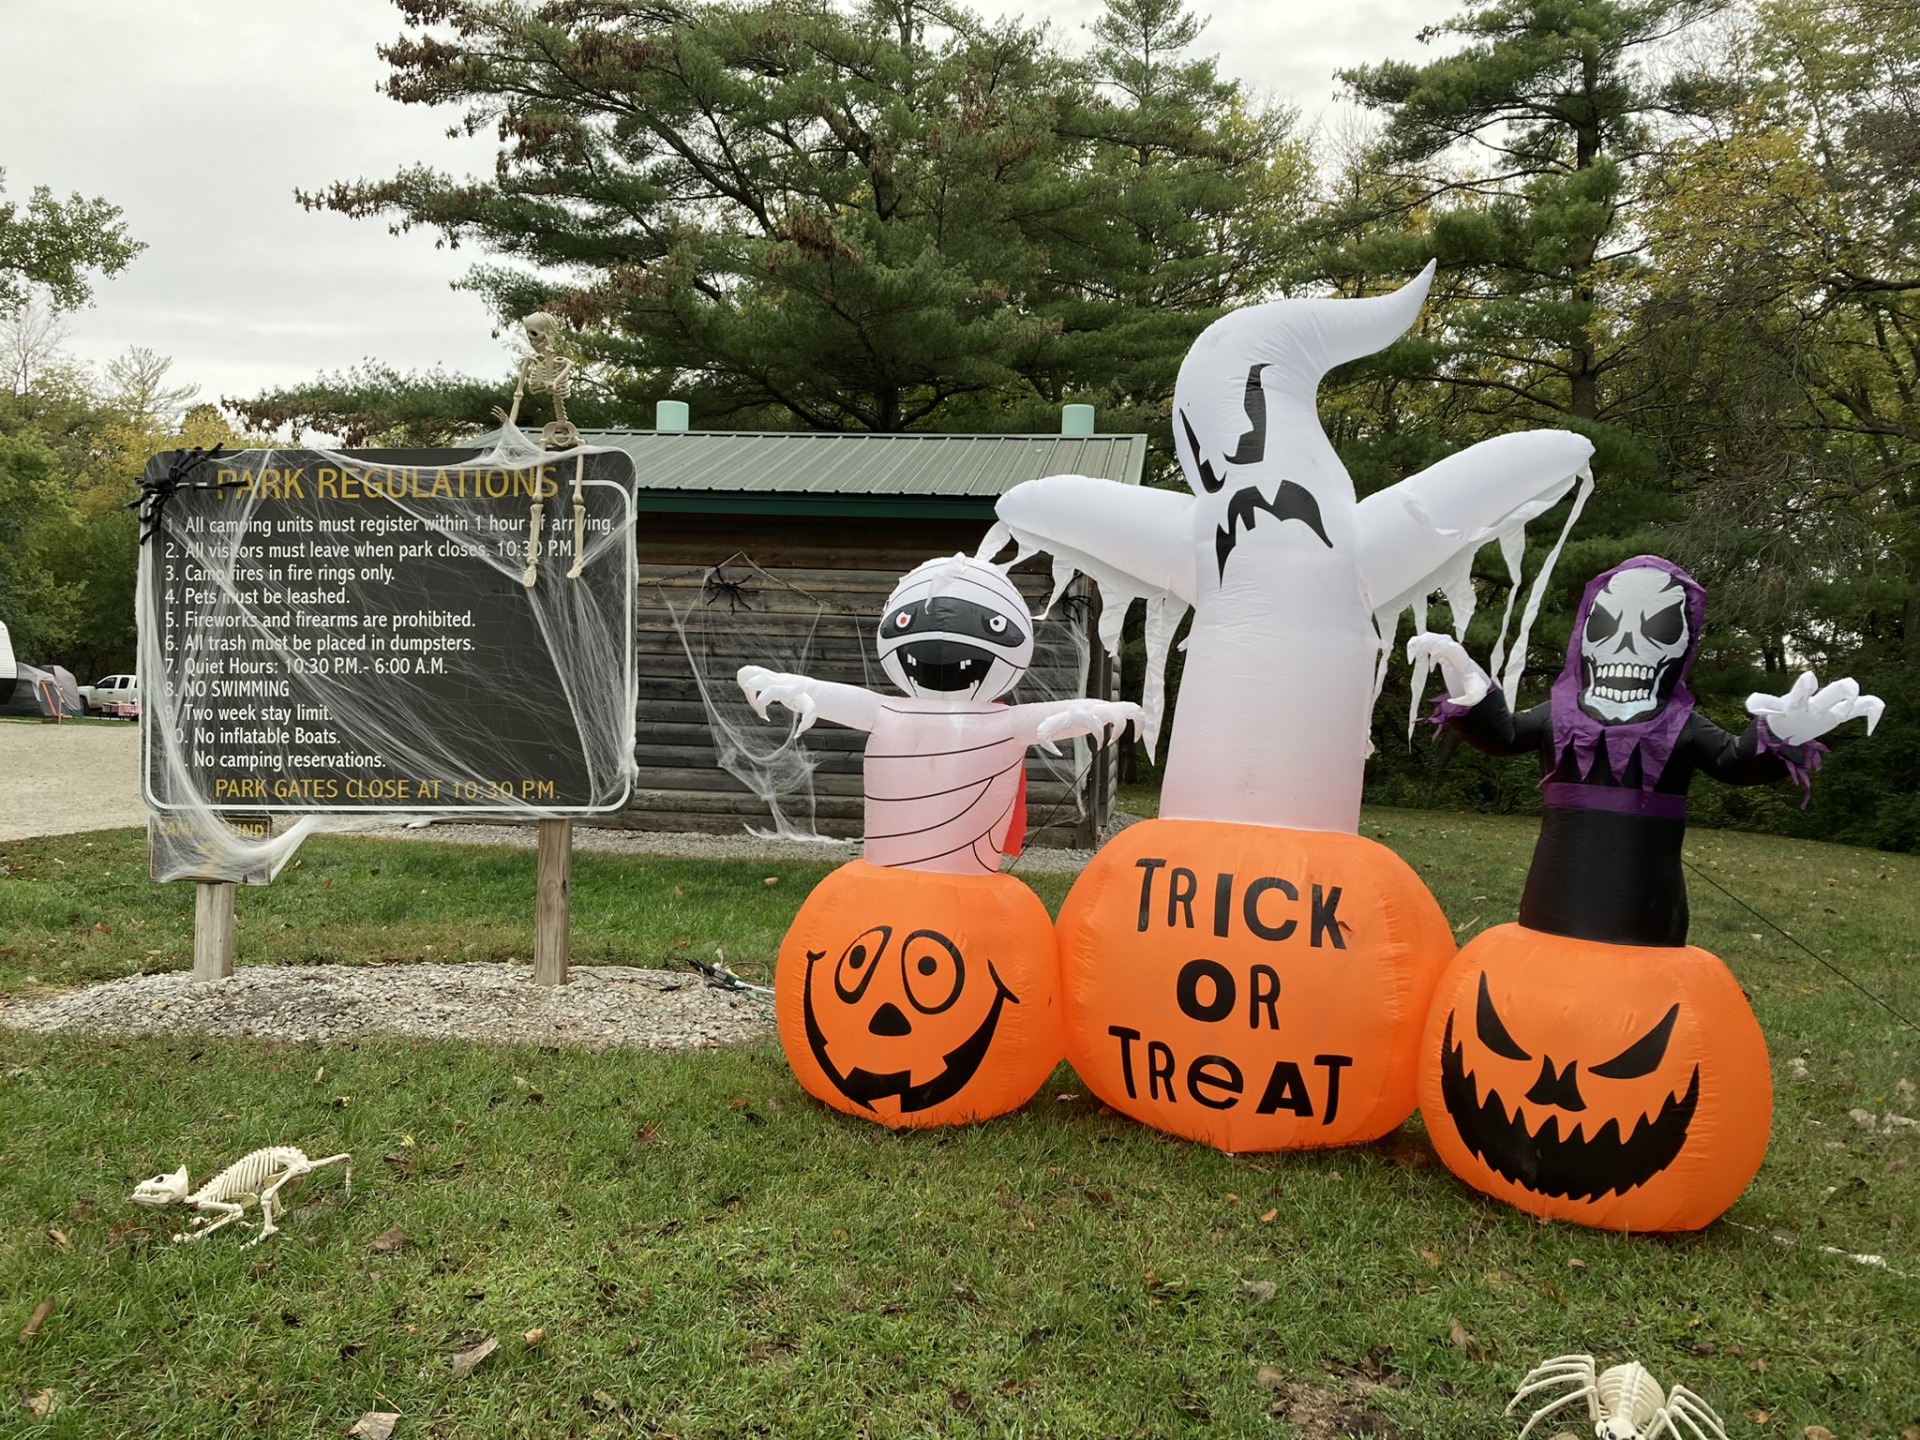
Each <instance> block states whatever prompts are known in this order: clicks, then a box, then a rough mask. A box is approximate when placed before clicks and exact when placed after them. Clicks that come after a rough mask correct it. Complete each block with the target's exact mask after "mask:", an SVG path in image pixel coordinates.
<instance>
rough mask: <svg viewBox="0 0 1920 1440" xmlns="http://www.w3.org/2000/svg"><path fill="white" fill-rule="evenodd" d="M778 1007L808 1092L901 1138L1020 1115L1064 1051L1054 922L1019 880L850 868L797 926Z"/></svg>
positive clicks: (829, 882)
mask: <svg viewBox="0 0 1920 1440" xmlns="http://www.w3.org/2000/svg"><path fill="white" fill-rule="evenodd" d="M774 1009H775V1018H776V1021H777V1023H778V1027H779V1032H780V1043H781V1046H782V1048H784V1049H785V1051H786V1054H787V1062H788V1064H790V1065H791V1066H792V1067H793V1072H794V1075H795V1076H796V1077H797V1078H798V1079H799V1081H800V1084H801V1085H802V1087H803V1088H804V1089H805V1090H806V1091H807V1093H808V1094H810V1095H813V1096H814V1097H815V1098H817V1099H819V1100H822V1101H824V1102H826V1103H827V1104H828V1105H831V1106H832V1107H833V1108H834V1109H836V1110H841V1111H844V1112H846V1113H847V1114H849V1115H858V1116H862V1117H863V1118H866V1119H869V1120H876V1121H878V1122H880V1123H881V1124H883V1125H887V1126H891V1127H895V1128H908V1127H918V1126H927V1125H951V1124H960V1123H964V1122H967V1121H972V1120H985V1119H988V1118H989V1117H991V1116H994V1115H1003V1114H1005V1113H1007V1112H1008V1111H1010V1110H1016V1109H1018V1108H1019V1107H1020V1106H1022V1105H1024V1104H1025V1103H1026V1102H1027V1101H1028V1100H1030V1099H1032V1098H1033V1095H1034V1092H1035V1091H1037V1090H1038V1089H1039V1088H1040V1086H1041V1085H1042V1084H1043V1083H1044V1082H1045V1080H1046V1078H1047V1076H1048V1075H1049V1074H1051V1073H1052V1071H1053V1068H1054V1066H1056V1065H1058V1064H1059V1063H1060V1058H1061V1054H1062V1041H1061V1033H1060V996H1059V970H1058V962H1057V960H1056V957H1055V952H1054V937H1053V926H1052V923H1051V921H1049V919H1048V918H1047V911H1046V907H1045V906H1044V905H1042V904H1041V903H1040V901H1039V898H1038V897H1037V896H1035V895H1034V893H1033V891H1031V890H1029V889H1028V888H1027V887H1026V886H1025V885H1024V884H1022V883H1021V882H1020V881H1019V880H1016V879H1014V878H1013V877H1012V876H1010V875H935V874H929V873H926V872H921V871H912V870H899V869H893V868H890V867H887V866H881V865H870V864H868V863H866V862H865V861H861V860H856V861H853V862H852V863H851V864H848V865H843V866H842V867H840V868H839V869H838V870H835V871H834V872H833V873H832V874H830V875H829V876H827V878H826V879H824V880H822V881H821V882H820V883H819V885H817V886H815V887H814V890H813V893H812V894H811V895H809V896H808V897H807V899H806V903H805V904H803V905H802V906H801V907H800V913H799V915H797V916H796V917H795V918H794V922H793V925H792V927H791V928H790V929H789V930H788V931H787V936H786V939H785V941H784V942H783V943H782V945H781V947H780V960H779V966H778V969H777V971H776V973H775V977H774Z"/></svg>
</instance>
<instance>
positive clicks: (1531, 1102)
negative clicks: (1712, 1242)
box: [1420, 925, 1772, 1230]
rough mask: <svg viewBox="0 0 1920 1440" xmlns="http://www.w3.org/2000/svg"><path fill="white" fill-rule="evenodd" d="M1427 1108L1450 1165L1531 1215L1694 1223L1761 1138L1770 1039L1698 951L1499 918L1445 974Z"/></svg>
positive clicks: (1736, 1177)
mask: <svg viewBox="0 0 1920 1440" xmlns="http://www.w3.org/2000/svg"><path fill="white" fill-rule="evenodd" d="M1426 1057H1427V1058H1426V1065H1427V1067H1428V1068H1427V1069H1425V1070H1424V1071H1423V1073H1422V1075H1421V1077H1420V1105H1421V1111H1422V1114H1423V1115H1424V1117H1425V1119H1426V1123H1427V1129H1428V1131H1429V1133H1430V1134H1431V1135H1432V1136H1433V1141H1434V1146H1435V1148H1436V1149H1437V1150H1438V1151H1439V1152H1440V1156H1441V1158H1442V1159H1443V1160H1444V1161H1445V1162H1446V1164H1447V1166H1448V1168H1449V1169H1451V1170H1452V1171H1453V1172H1454V1174H1456V1175H1458V1176H1459V1177H1460V1178H1461V1179H1463V1180H1465V1181H1466V1182H1467V1183H1468V1184H1470V1185H1473V1186H1474V1187H1475V1188H1476V1189H1479V1190H1483V1191H1485V1192H1486V1193H1487V1194H1489V1195H1495V1196H1498V1197H1499V1198H1501V1199H1504V1200H1508V1201H1510V1202H1511V1203H1513V1204H1514V1205H1517V1206H1518V1207H1519V1208H1521V1209H1523V1210H1526V1211H1529V1212H1530V1213H1532V1214H1536V1215H1547V1216H1552V1217H1555V1218H1559V1219H1566V1220H1574V1221H1577V1222H1579V1223H1581V1224H1587V1225H1596V1226H1601V1227H1604V1228H1609V1229H1628V1230H1685V1229H1697V1228H1699V1227H1700V1226H1702V1225H1705V1224H1707V1223H1709V1222H1710V1221H1712V1220H1713V1219H1714V1218H1715V1217H1717V1216H1718V1215H1719V1214H1720V1213H1721V1212H1723V1211H1724V1210H1725V1209H1726V1208H1727V1206H1728V1205H1731V1204H1732V1203H1733V1201H1734V1200H1735V1199H1736V1198H1738V1196H1739V1194H1740V1192H1741V1191H1742V1190H1743V1189H1745V1188H1746V1185H1747V1182H1748V1181H1750V1180H1751V1179H1752V1178H1753V1176H1754V1173H1755V1172H1756V1171H1757V1170H1758V1169H1759V1166H1760V1159H1761V1157H1762V1155H1764V1153H1765V1151H1766V1142H1767V1131H1768V1126H1769V1124H1770V1120H1771V1115H1772V1085H1771V1080H1770V1077H1769V1072H1768V1067H1767V1057H1766V1044H1765V1041H1764V1040H1763V1039H1762V1038H1761V1035H1760V1029H1759V1026H1758V1025H1757V1024H1756V1023H1755V1022H1754V1019H1753V1015H1752V1012H1751V1011H1750V1010H1749V1009H1748V1008H1747V1004H1746V1000H1745V997H1744V996H1743V995H1742V994H1741V992H1740V987H1739V985H1738V983H1737V982H1735V981H1734V979H1733V977H1732V976H1731V974H1729V973H1728V971H1727V968H1726V967H1725V966H1724V965H1722V964H1721V963H1720V961H1719V960H1717V959H1715V958H1714V957H1713V956H1712V955H1709V954H1708V953H1707V952H1706V951H1704V950H1699V949H1695V948H1693V947H1691V946H1677V947H1647V948H1642V947H1638V946H1628V945H1601V944H1596V943H1593V942H1589V941H1581V940H1574V939H1571V938H1568V937H1564V936H1558V935H1547V934H1543V933H1542V932H1539V931H1534V930H1528V929H1525V928H1523V927H1521V926H1518V925H1503V926H1499V927H1497V928H1496V929H1493V930H1489V931H1487V932H1486V933H1485V934H1484V935H1481V936H1480V937H1478V938H1477V939H1476V940H1474V941H1473V943H1472V944H1470V945H1468V946H1467V947H1466V949H1464V950H1462V951H1461V952H1460V954H1459V956H1458V957H1457V958H1456V960H1455V961H1454V964H1453V966H1452V967H1450V968H1449V970H1448V972H1447V974H1446V975H1445V976H1444V977H1443V978H1442V980H1441V982H1440V989H1439V992H1438V994H1437V996H1436V998H1435V1001H1434V1008H1433V1012H1432V1015H1431V1017H1430V1019H1429V1022H1428V1037H1427V1046H1426Z"/></svg>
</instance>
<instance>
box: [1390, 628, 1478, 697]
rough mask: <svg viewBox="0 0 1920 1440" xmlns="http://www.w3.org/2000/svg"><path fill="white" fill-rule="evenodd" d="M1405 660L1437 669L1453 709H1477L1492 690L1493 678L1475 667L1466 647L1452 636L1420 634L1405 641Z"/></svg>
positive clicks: (1430, 632)
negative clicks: (1438, 668) (1467, 707)
mask: <svg viewBox="0 0 1920 1440" xmlns="http://www.w3.org/2000/svg"><path fill="white" fill-rule="evenodd" d="M1407 659H1408V660H1409V661H1410V662H1412V663H1413V664H1416V665H1417V664H1419V663H1420V662H1421V661H1422V660H1426V661H1428V662H1430V663H1432V664H1435V665H1438V666H1439V667H1440V678H1441V679H1442V680H1443V681H1445V682H1446V686H1447V698H1448V699H1449V700H1451V701H1452V702H1453V703H1454V704H1456V705H1466V706H1469V707H1471V706H1474V705H1478V704H1479V703H1480V702H1481V701H1482V700H1484V699H1486V698H1487V692H1488V691H1489V690H1491V689H1492V688H1493V677H1492V676H1490V675H1488V674H1487V672H1486V671H1484V670H1482V669H1481V668H1480V667H1479V666H1478V665H1476V664H1475V663H1474V661H1473V657H1472V656H1471V655H1469V654H1467V647H1466V646H1464V645H1462V644H1461V643H1460V642H1459V641H1458V640H1455V639H1454V638H1453V637H1452V636H1451V635H1436V634H1434V633H1433V632H1432V631H1430V630H1427V631H1422V632H1421V633H1420V634H1418V635H1415V636H1413V637H1412V638H1411V639H1409V640H1408V641H1407Z"/></svg>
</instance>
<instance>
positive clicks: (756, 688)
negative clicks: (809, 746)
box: [735, 665, 820, 735]
mask: <svg viewBox="0 0 1920 1440" xmlns="http://www.w3.org/2000/svg"><path fill="white" fill-rule="evenodd" d="M735 678H737V679H738V680H739V682H740V688H741V689H742V690H744V691H746V693H747V704H749V705H751V706H752V707H753V713H754V714H756V715H758V716H759V717H760V718H761V719H762V720H764V719H766V718H767V706H769V705H784V706H786V707H787V709H789V710H791V711H793V713H794V714H795V715H798V716H799V717H800V728H799V729H798V730H796V731H794V733H795V734H796V735H804V734H805V733H806V732H807V731H808V730H810V729H812V728H813V722H814V721H815V720H817V719H819V718H820V707H819V706H818V705H817V704H815V703H814V698H813V681H811V680H809V679H808V678H807V677H806V676H804V675H783V674H781V673H780V672H779V671H777V670H769V669H767V668H766V667H765V666H762V665H742V666H741V667H740V673H739V675H738V676H737V677H735Z"/></svg>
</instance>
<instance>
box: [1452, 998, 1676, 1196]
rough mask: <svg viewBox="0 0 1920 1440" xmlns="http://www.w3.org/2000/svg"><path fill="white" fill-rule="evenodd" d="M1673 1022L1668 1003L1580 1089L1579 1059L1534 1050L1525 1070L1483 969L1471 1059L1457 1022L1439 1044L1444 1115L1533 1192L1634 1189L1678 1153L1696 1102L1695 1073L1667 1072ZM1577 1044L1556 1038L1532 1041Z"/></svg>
mask: <svg viewBox="0 0 1920 1440" xmlns="http://www.w3.org/2000/svg"><path fill="white" fill-rule="evenodd" d="M1679 1019H1680V1006H1679V1005H1678V1004H1674V1005H1672V1006H1670V1007H1669V1008H1668V1010H1667V1012H1666V1014H1665V1015H1663V1016H1662V1017H1661V1018H1660V1020H1659V1021H1658V1022H1657V1023H1656V1024H1655V1025H1653V1027H1652V1028H1650V1029H1649V1030H1647V1032H1646V1033H1645V1034H1643V1035H1641V1036H1640V1037H1639V1038H1638V1039H1636V1040H1635V1041H1634V1042H1633V1043H1632V1044H1630V1045H1628V1046H1627V1047H1626V1048H1625V1049H1624V1050H1622V1051H1621V1052H1620V1053H1619V1054H1617V1055H1614V1056H1612V1057H1611V1058H1610V1059H1606V1060H1602V1061H1600V1062H1599V1063H1598V1064H1589V1065H1588V1067H1587V1073H1586V1079H1585V1081H1584V1088H1583V1082H1582V1078H1581V1075H1580V1067H1581V1063H1582V1062H1581V1060H1580V1059H1579V1058H1578V1056H1577V1054H1575V1055H1571V1056H1568V1058H1567V1059H1566V1063H1565V1064H1564V1065H1560V1064H1556V1063H1555V1059H1554V1056H1553V1054H1552V1053H1551V1052H1550V1051H1544V1050H1543V1051H1541V1052H1539V1053H1538V1057H1537V1058H1538V1060H1539V1066H1538V1071H1537V1073H1535V1071H1534V1061H1535V1059H1536V1051H1535V1050H1533V1049H1530V1048H1528V1047H1526V1046H1524V1045H1522V1044H1521V1043H1520V1041H1519V1040H1517V1039H1516V1038H1515V1037H1514V1034H1513V1031H1512V1030H1511V1029H1510V1028H1509V1026H1508V1025H1507V1023H1506V1022H1505V1021H1504V1020H1503V1019H1501V1017H1500V1012H1499V1011H1498V1009H1496V1008H1495V1006H1494V1003H1493V996H1492V995H1491V993H1490V992H1489V991H1488V989H1487V977H1486V973H1485V972H1484V971H1483V972H1482V973H1481V975H1480V984H1479V994H1478V998H1477V1000H1476V1001H1475V1004H1474V1014H1473V1024H1472V1035H1473V1038H1475V1039H1477V1040H1478V1041H1479V1047H1477V1048H1476V1050H1475V1053H1474V1058H1473V1059H1472V1060H1471V1061H1470V1060H1469V1059H1468V1047H1469V1043H1470V1042H1469V1040H1468V1037H1467V1036H1466V1035H1465V1034H1464V1033H1463V1034H1460V1035H1458V1036H1456V1034H1455V1025H1456V1024H1457V1023H1458V1017H1457V1016H1456V1015H1454V1014H1452V1013H1449V1014H1448V1016H1447V1028H1446V1034H1445V1036H1444V1037H1443V1038H1442V1040H1441V1046H1440V1075H1441V1082H1440V1083H1441V1094H1442V1095H1443V1096H1444V1097H1445V1101H1446V1107H1447V1113H1448V1114H1449V1115H1451V1116H1452V1117H1453V1122H1454V1124H1455V1125H1457V1126H1458V1127H1459V1130H1460V1138H1461V1140H1462V1141H1464V1142H1465V1144H1466V1147H1467V1148H1468V1149H1469V1150H1471V1151H1472V1152H1473V1153H1474V1154H1475V1155H1477V1156H1479V1157H1480V1158H1481V1159H1482V1160H1483V1161H1485V1162H1486V1164H1487V1165H1488V1166H1489V1167H1490V1168H1491V1169H1492V1170H1493V1171H1494V1173H1496V1174H1498V1175H1500V1176H1503V1177H1504V1178H1506V1179H1508V1180H1511V1181H1513V1182H1514V1184H1516V1185H1521V1186H1524V1187H1525V1188H1527V1189H1529V1190H1533V1191H1537V1192H1538V1193H1540V1194H1542V1195H1554V1196H1565V1197H1568V1198H1570V1199H1574V1200H1597V1199H1599V1198H1600V1197H1601V1196H1602V1195H1605V1194H1607V1193H1608V1192H1610V1191H1618V1192H1625V1191H1627V1190H1631V1189H1633V1188H1634V1187H1635V1186H1638V1185H1644V1184H1645V1183H1646V1182H1647V1181H1649V1180H1651V1179H1652V1178H1653V1177H1654V1176H1655V1175H1658V1174H1659V1173H1660V1172H1661V1171H1662V1170H1664V1169H1666V1168H1667V1166H1669V1165H1671V1164H1672V1163H1673V1160H1674V1157H1675V1156H1677V1155H1678V1154H1679V1153H1680V1151H1681V1148H1682V1147H1683V1146H1685V1144H1686V1143H1687V1131H1688V1128H1689V1127H1690V1126H1691V1125H1692V1124H1693V1117H1694V1113H1695V1111H1696V1110H1697V1109H1698V1108H1699V1104H1700V1067H1699V1066H1698V1065H1687V1064H1685V1063H1684V1062H1683V1063H1680V1064H1678V1065H1675V1066H1668V1065H1667V1064H1666V1063H1665V1062H1666V1060H1667V1055H1668V1051H1669V1050H1670V1049H1671V1042H1672V1040H1673V1028H1674V1025H1675V1024H1676V1023H1677V1022H1678V1020H1679ZM1578 1040H1579V1037H1577V1036H1567V1035H1564V1034H1562V1035H1560V1036H1558V1037H1554V1038H1545V1037H1543V1038H1542V1040H1541V1042H1540V1043H1541V1044H1543V1045H1545V1044H1555V1043H1559V1044H1561V1045H1563V1046H1564V1045H1566V1044H1569V1043H1578ZM1562 1053H1563V1055H1565V1054H1567V1052H1566V1051H1565V1050H1564V1049H1563V1051H1562ZM1470 1066H1471V1068H1469V1067H1470ZM1529 1077H1530V1078H1531V1083H1529ZM1523 1087H1524V1088H1523ZM1683 1092H1684V1093H1683ZM1509 1096H1518V1097H1520V1098H1519V1099H1517V1100H1514V1101H1509V1100H1508V1099H1507V1098H1506V1097H1509ZM1509 1104H1511V1107H1512V1108H1511V1111H1509V1108H1508V1107H1509Z"/></svg>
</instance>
